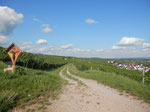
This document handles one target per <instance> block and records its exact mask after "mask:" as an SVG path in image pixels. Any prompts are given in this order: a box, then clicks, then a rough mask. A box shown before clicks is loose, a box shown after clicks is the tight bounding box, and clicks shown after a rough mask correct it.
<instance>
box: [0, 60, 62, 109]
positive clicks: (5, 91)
mask: <svg viewBox="0 0 150 112" xmlns="http://www.w3.org/2000/svg"><path fill="white" fill-rule="evenodd" d="M5 67H6V64H4V63H3V62H1V61H0V104H1V105H0V111H7V110H9V109H11V108H13V107H14V106H18V105H23V104H24V103H26V104H28V102H29V101H32V100H34V99H39V97H41V96H42V97H43V98H44V97H47V98H48V97H52V98H55V97H56V96H57V94H58V92H59V91H60V90H61V86H62V84H63V80H62V79H61V78H60V76H59V75H58V74H59V71H60V70H61V69H62V68H58V69H55V70H53V71H41V70H33V69H25V68H23V67H20V69H17V70H16V71H15V73H4V72H3V68H5ZM34 103H35V102H34Z"/></svg>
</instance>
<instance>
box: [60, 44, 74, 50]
mask: <svg viewBox="0 0 150 112" xmlns="http://www.w3.org/2000/svg"><path fill="white" fill-rule="evenodd" d="M60 47H61V48H63V49H68V48H71V47H72V44H67V45H63V46H60Z"/></svg>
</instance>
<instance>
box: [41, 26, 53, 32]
mask: <svg viewBox="0 0 150 112" xmlns="http://www.w3.org/2000/svg"><path fill="white" fill-rule="evenodd" d="M42 27H44V28H43V29H42V31H43V32H44V33H50V32H52V31H53V30H52V29H51V28H50V27H49V24H42Z"/></svg>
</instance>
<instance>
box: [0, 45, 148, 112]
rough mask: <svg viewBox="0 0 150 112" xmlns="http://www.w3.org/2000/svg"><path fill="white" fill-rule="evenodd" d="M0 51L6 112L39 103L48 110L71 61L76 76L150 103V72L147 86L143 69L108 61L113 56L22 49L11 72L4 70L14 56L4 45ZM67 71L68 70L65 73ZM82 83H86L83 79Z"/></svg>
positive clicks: (0, 79) (2, 107) (2, 100)
mask: <svg viewBox="0 0 150 112" xmlns="http://www.w3.org/2000/svg"><path fill="white" fill-rule="evenodd" d="M0 54H1V55H0V103H1V105H0V111H2V112H3V111H4V112H5V111H7V110H11V109H14V108H27V106H30V105H38V106H37V108H36V109H41V110H45V109H46V107H47V105H49V104H50V103H51V102H49V101H48V99H49V98H50V99H53V98H56V97H57V95H58V94H59V93H60V91H61V89H62V88H63V87H64V85H65V84H66V81H65V80H64V79H63V78H62V77H60V75H59V73H60V71H62V69H63V68H64V67H65V66H68V64H69V66H70V71H71V72H72V73H73V74H74V75H76V76H79V77H82V78H86V79H93V80H96V81H97V82H100V83H102V84H105V85H108V86H110V87H112V88H116V89H119V90H120V91H122V92H123V91H125V92H128V93H129V94H130V95H133V96H137V97H139V98H140V99H143V100H144V101H145V102H148V103H149V102H150V97H149V94H148V93H149V87H150V73H149V72H148V73H146V76H145V84H144V85H143V84H142V72H140V71H136V70H134V71H133V70H126V69H120V68H117V67H115V66H113V65H112V64H109V63H107V61H110V59H99V58H76V57H64V56H50V55H41V54H32V53H27V52H22V54H21V55H20V56H19V58H18V60H17V63H16V65H17V69H16V71H15V72H14V73H7V72H4V71H3V69H4V68H6V67H7V66H8V65H7V64H6V63H7V62H8V61H10V58H9V56H8V55H7V54H6V53H5V48H3V47H0ZM114 61H116V62H121V63H133V62H134V63H142V64H144V65H150V62H148V61H142V60H140V61H139V60H118V59H114ZM71 64H73V65H74V66H75V68H74V67H72V66H71ZM63 74H66V73H65V72H63ZM66 76H67V77H69V78H71V79H73V80H76V81H77V82H78V80H77V79H75V78H73V77H71V76H69V75H67V74H66ZM115 79H117V80H115ZM78 83H79V85H84V84H82V82H80V81H79V82H78ZM133 88H136V89H137V90H135V89H133ZM144 88H145V89H144ZM146 88H147V89H148V90H147V89H146ZM143 92H144V93H143ZM31 110H32V109H31ZM33 110H34V109H33Z"/></svg>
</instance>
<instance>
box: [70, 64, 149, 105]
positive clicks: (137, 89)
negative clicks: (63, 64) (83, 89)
mask: <svg viewBox="0 0 150 112" xmlns="http://www.w3.org/2000/svg"><path fill="white" fill-rule="evenodd" d="M69 70H70V72H71V73H72V74H74V75H77V76H79V77H82V78H86V79H93V80H96V81H97V82H98V83H102V84H104V85H107V86H110V87H112V88H116V89H118V90H120V91H125V92H126V93H129V94H130V95H132V96H137V97H139V98H140V99H143V100H144V101H145V102H148V103H150V86H148V85H144V84H142V83H139V82H138V81H135V80H132V79H130V78H128V77H125V76H122V75H116V74H115V73H108V72H102V71H96V70H91V71H79V70H77V69H76V68H75V67H72V66H71V67H70V69H69Z"/></svg>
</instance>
